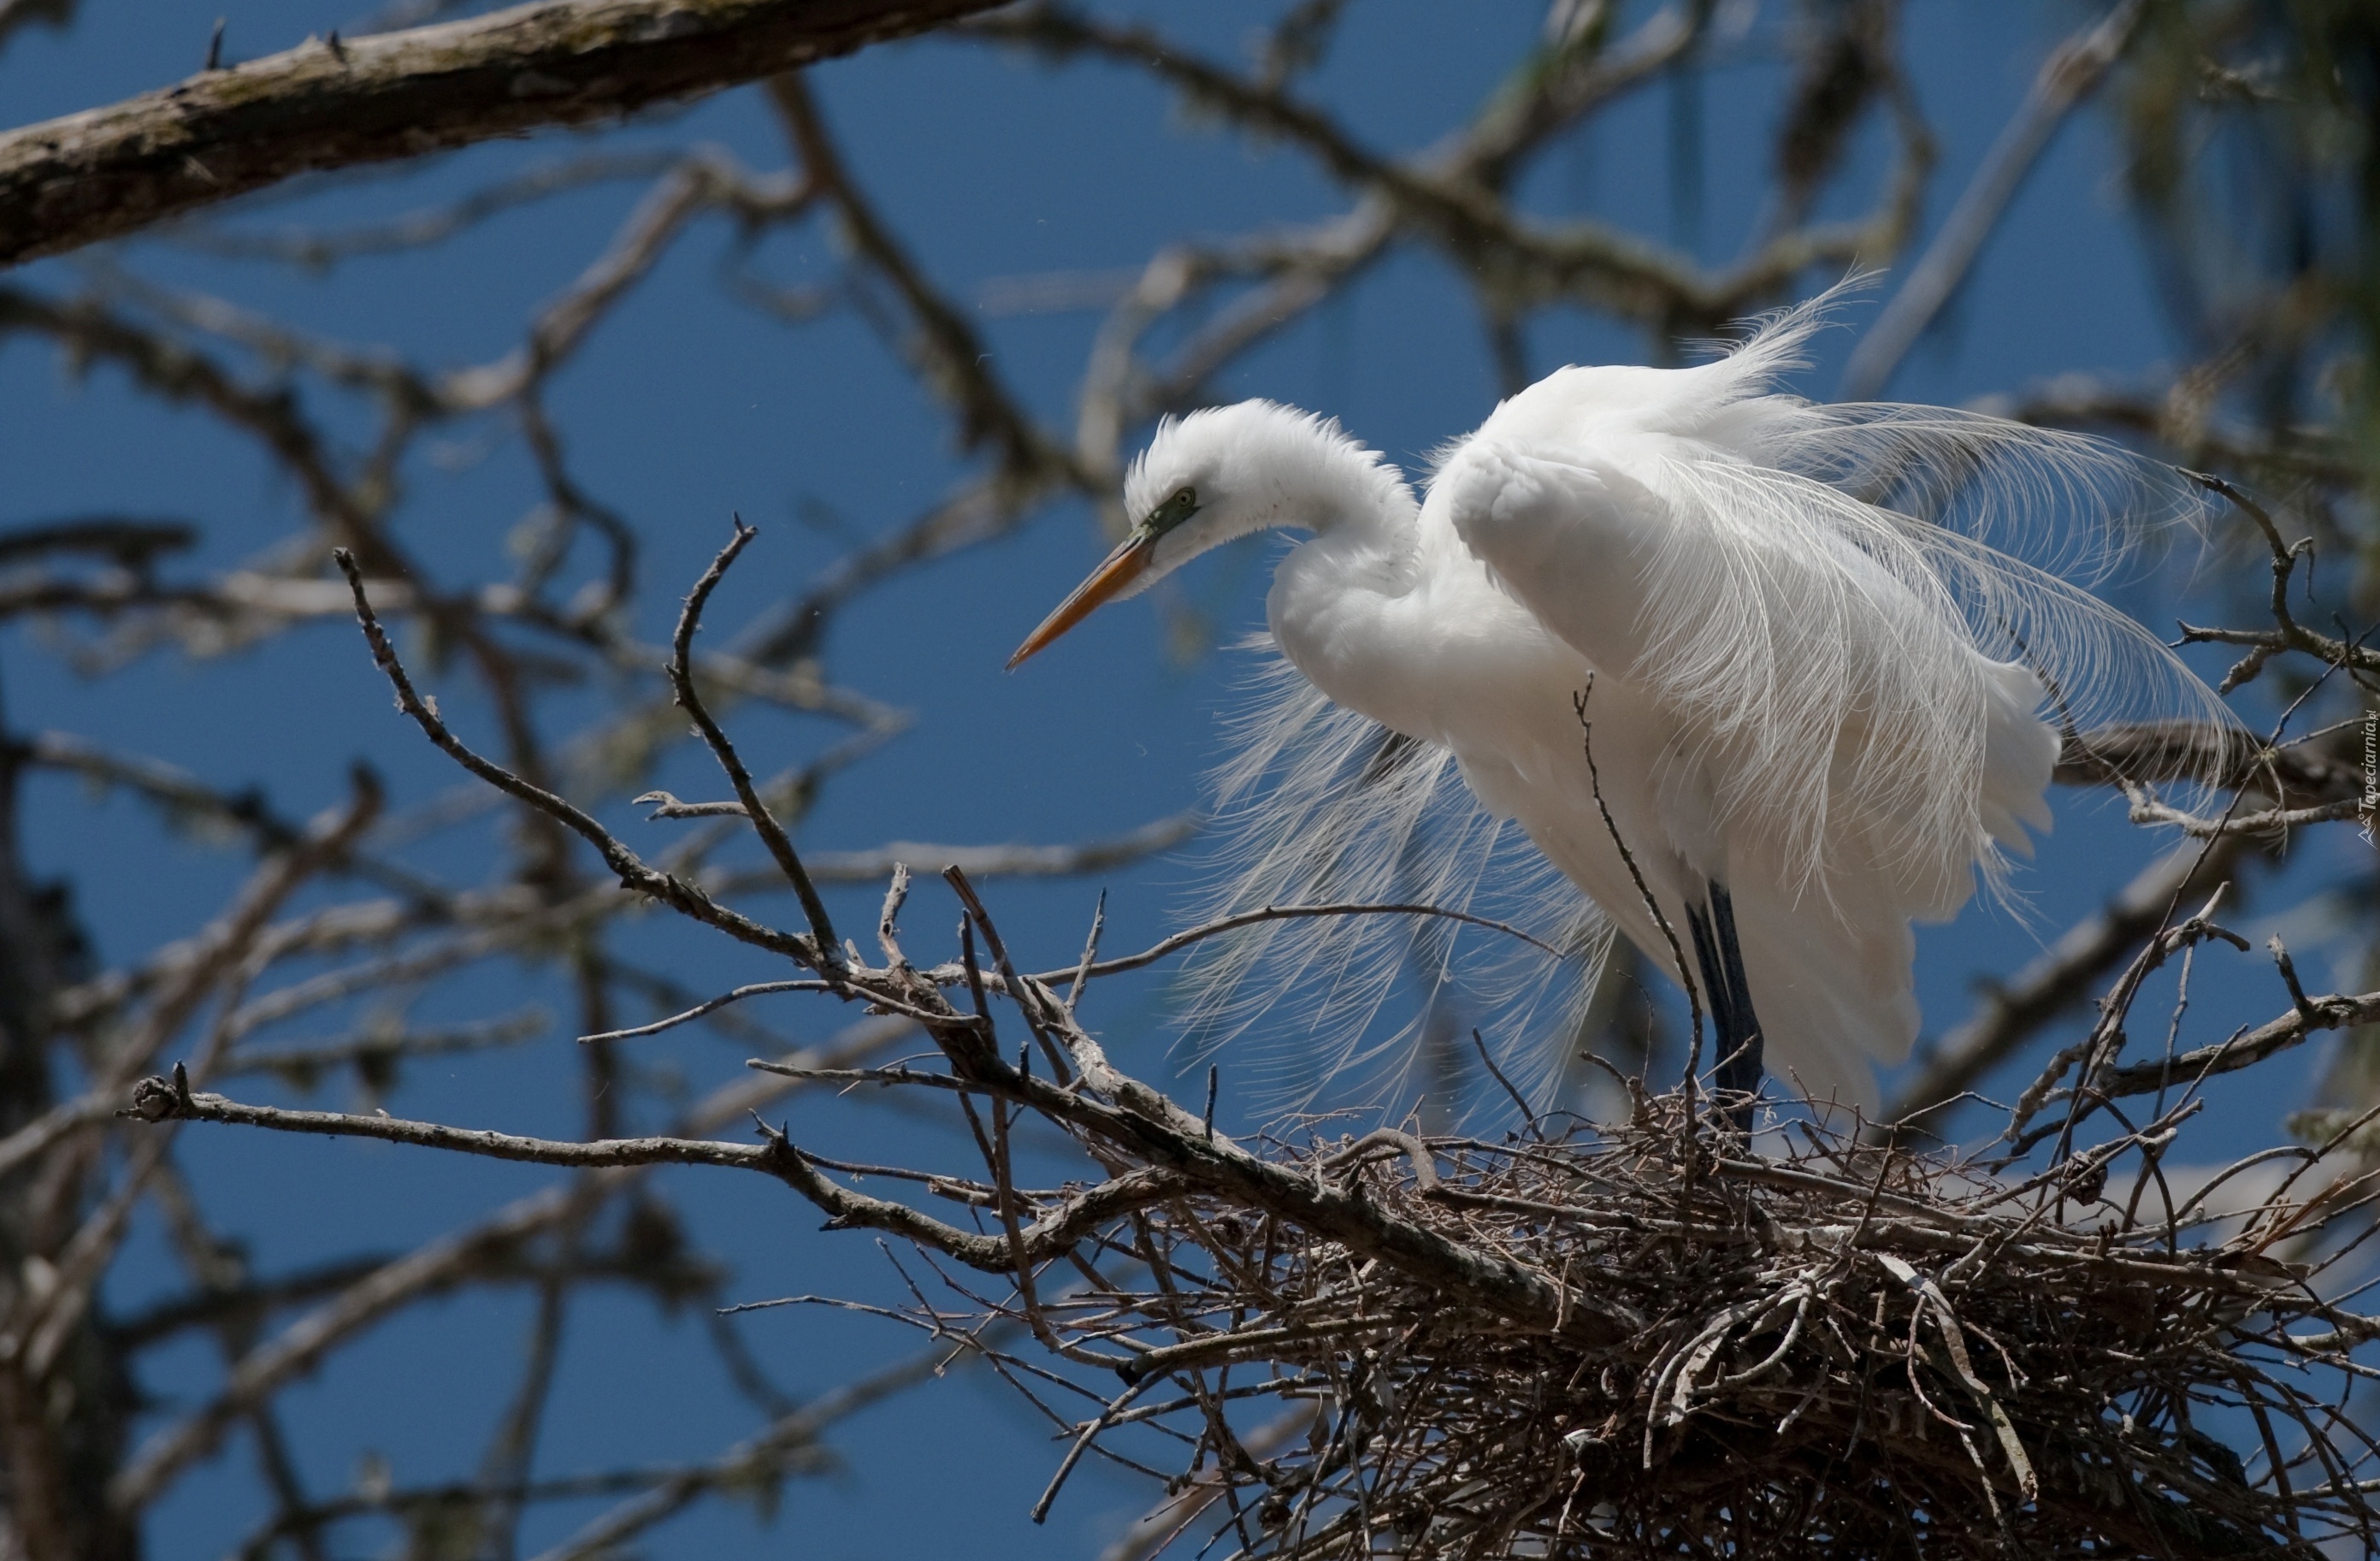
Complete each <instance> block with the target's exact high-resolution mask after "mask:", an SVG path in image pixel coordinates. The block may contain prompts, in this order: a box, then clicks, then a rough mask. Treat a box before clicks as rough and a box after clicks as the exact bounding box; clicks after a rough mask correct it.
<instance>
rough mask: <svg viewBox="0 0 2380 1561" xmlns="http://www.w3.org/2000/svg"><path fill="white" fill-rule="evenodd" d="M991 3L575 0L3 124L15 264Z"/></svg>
mask: <svg viewBox="0 0 2380 1561" xmlns="http://www.w3.org/2000/svg"><path fill="white" fill-rule="evenodd" d="M989 8H990V0H575V3H568V4H544V5H528V6H516V7H514V8H513V9H511V10H506V11H498V12H496V13H494V14H493V15H492V16H484V17H473V18H469V19H468V20H464V21H456V22H448V23H444V24H442V25H440V26H436V27H423V28H415V29H412V30H407V31H403V32H390V33H383V34H380V35H378V36H374V37H366V38H353V39H348V40H346V41H344V42H342V41H341V40H340V39H339V37H338V36H337V34H335V33H334V34H333V35H332V36H331V37H330V38H328V39H309V40H307V41H306V42H305V43H301V44H299V45H298V46H297V47H296V48H294V49H289V50H285V51H284V52H282V53H280V54H277V55H267V56H266V57H264V58H262V59H258V60H251V61H249V62H248V63H247V64H244V65H238V66H235V67H231V68H230V69H227V70H207V71H201V72H200V73H199V74H198V75H196V76H193V77H190V78H189V79H187V80H185V81H182V82H180V83H179V84H178V85H176V86H172V87H167V88H164V89H161V90H160V91H153V92H147V93H143V94H142V95H140V96H139V97H135V98H128V99H126V100H124V101H123V102H121V103H115V104H107V105H106V106H104V107H101V108H92V109H86V110H84V111H83V112H81V113H79V114H72V115H68V116H66V117H65V118H62V119H52V120H47V121H45V122H43V123H42V124H38V125H29V126H27V127H25V128H21V129H18V130H14V131H11V132H9V133H8V134H6V135H5V136H0V265H13V264H17V263H19V262H24V261H28V260H33V259H36V258H38V257H40V256H42V255H55V254H63V253H65V252H66V251H67V250H77V249H80V248H82V247H83V246H84V245H87V244H92V243H96V242H98V241H99V240H101V239H104V238H119V237H121V236H123V235H125V234H128V233H133V232H137V231H139V230H140V229H141V228H144V227H148V226H152V225H153V224H156V223H158V222H162V221H164V220H165V219H167V218H171V217H176V216H179V215H181V214H183V213H187V212H191V211H195V210H197V209H198V208H200V207H202V206H209V205H212V204H214V203H215V202H217V201H225V200H228V199H229V198H231V197H232V196H235V195H239V194H242V193H244V192H246V191H248V190H251V189H261V188H263V187H264V186H267V185H271V184H277V183H279V182H280V181H281V180H283V179H286V178H289V177H294V176H296V175H298V174H305V173H314V172H319V171H322V170H323V169H329V168H344V167H349V166H353V165H357V164H359V163H378V162H385V161H388V160H390V159H393V158H400V157H419V156H421V155H423V154H425V153H428V152H442V151H445V150H447V149H449V148H453V147H458V146H468V145H471V144H472V143H474V142H477V141H483V140H494V139H496V138H498V137H503V136H518V135H523V134H526V133H528V132H529V131H532V130H538V129H542V128H545V127H547V126H551V125H581V124H587V123H589V122H590V121H597V120H604V119H612V118H616V117H618V116H622V115H625V114H628V113H631V112H633V111H635V110H637V109H639V108H642V107H645V106H647V105H649V104H656V103H662V102H666V101H669V100H672V99H678V98H687V97H695V96H699V95H701V94H702V93H705V92H712V91H718V90H719V89H721V88H722V87H732V86H735V85H738V84H740V83H742V82H747V81H753V80H758V79H760V78H762V77H765V76H771V75H774V74H777V73H779V72H781V71H787V70H793V69H796V68H799V67H803V66H806V65H811V64H815V63H816V62H818V61H820V60H823V59H830V58H832V57H834V56H835V55H846V54H850V53H851V52H853V51H854V50H856V49H860V48H863V47H865V46H867V45H868V44H869V43H879V42H881V41H883V40H885V39H889V38H900V37H905V36H907V35H909V34H911V33H917V32H922V31H925V30H929V29H930V28H934V27H938V26H940V25H941V24H942V23H944V22H947V21H950V20H952V19H953V18H957V17H961V16H965V15H966V14H967V13H969V12H972V11H981V10H986V9H989Z"/></svg>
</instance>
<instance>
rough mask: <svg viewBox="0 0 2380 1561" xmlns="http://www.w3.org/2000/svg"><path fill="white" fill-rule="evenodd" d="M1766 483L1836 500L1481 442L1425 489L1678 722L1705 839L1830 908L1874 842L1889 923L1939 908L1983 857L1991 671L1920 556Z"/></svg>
mask: <svg viewBox="0 0 2380 1561" xmlns="http://www.w3.org/2000/svg"><path fill="white" fill-rule="evenodd" d="M1669 459H1674V460H1675V461H1676V463H1677V465H1678V466H1680V467H1681V468H1686V470H1665V469H1664V463H1665V460H1669ZM1688 463H1691V466H1689V464H1688ZM1699 468H1710V469H1714V470H1697V469H1699ZM1780 485H1783V486H1787V487H1788V488H1798V489H1799V490H1802V491H1800V492H1791V493H1789V494H1788V497H1789V498H1799V499H1803V500H1804V501H1809V500H1811V499H1813V498H1814V497H1815V496H1816V495H1826V496H1827V498H1828V499H1832V498H1834V497H1836V496H1837V495H1833V494H1832V491H1831V490H1828V489H1825V488H1823V487H1822V486H1820V485H1819V484H1816V483H1812V482H1807V481H1806V480H1800V479H1793V478H1790V477H1788V476H1786V475H1785V474H1782V473H1778V472H1775V471H1773V470H1770V471H1762V470H1757V469H1754V468H1751V467H1749V466H1748V465H1746V464H1744V463H1741V462H1734V461H1728V460H1724V459H1711V458H1706V457H1701V456H1700V455H1698V454H1694V453H1689V454H1684V455H1680V456H1676V457H1658V456H1657V457H1655V458H1654V459H1651V460H1644V461H1639V462H1635V463H1632V466H1631V467H1622V466H1621V465H1618V464H1614V463H1597V464H1585V463H1581V462H1576V461H1553V460H1545V459H1540V458H1536V457H1532V456H1529V455H1525V454H1523V453H1521V452H1518V451H1515V450H1512V449H1511V448H1509V447H1507V446H1503V445H1498V444H1495V443H1493V442H1489V441H1484V440H1475V441H1473V442H1472V444H1471V445H1469V446H1467V447H1465V449H1464V450H1463V452H1462V453H1461V454H1460V455H1458V456H1457V457H1455V459H1454V460H1453V461H1451V463H1450V464H1449V466H1448V467H1447V469H1446V470H1444V472H1443V473H1442V474H1441V475H1440V478H1439V486H1440V488H1441V489H1442V491H1443V492H1444V494H1445V498H1446V503H1447V505H1448V513H1449V516H1450V518H1451V521H1452V524H1453V526H1454V528H1455V530H1456V531H1457V532H1458V533H1459V534H1460V535H1461V536H1462V537H1463V541H1464V542H1465V543H1466V544H1468V545H1469V547H1470V548H1471V550H1472V551H1473V552H1474V553H1475V554H1476V555H1478V556H1479V558H1480V559H1481V560H1482V561H1484V562H1485V563H1486V564H1487V565H1488V567H1489V568H1490V569H1491V570H1492V571H1493V572H1494V573H1495V575H1496V577H1497V578H1498V579H1499V580H1500V582H1501V583H1502V585H1503V586H1504V588H1505V589H1506V590H1507V591H1510V592H1512V595H1513V596H1514V597H1515V598H1516V599H1518V600H1519V601H1520V602H1521V604H1523V605H1524V606H1525V607H1527V608H1528V609H1529V611H1530V612H1531V613H1532V614H1533V615H1535V616H1536V618H1537V620H1538V622H1540V623H1541V624H1543V625H1544V626H1545V627H1546V628H1548V630H1549V631H1551V632H1552V633H1553V634H1555V635H1557V636H1558V637H1560V639H1561V640H1565V641H1566V642H1568V643H1569V644H1570V645H1571V646H1572V647H1573V649H1575V650H1576V651H1578V652H1579V653H1580V654H1582V655H1584V656H1585V657H1586V659H1587V660H1588V661H1589V662H1590V663H1592V664H1593V665H1595V666H1596V667H1597V669H1598V670H1599V671H1600V672H1602V673H1603V674H1605V675H1607V676H1609V677H1617V678H1621V679H1624V680H1626V681H1627V682H1628V683H1629V684H1630V685H1631V686H1632V687H1633V688H1635V689H1640V690H1642V691H1643V693H1644V694H1645V696H1646V697H1648V698H1649V699H1651V700H1652V701H1653V702H1654V703H1655V704H1657V705H1658V706H1659V707H1661V708H1662V709H1663V710H1664V711H1665V712H1666V713H1668V715H1669V716H1670V719H1672V720H1674V721H1675V722H1676V723H1677V724H1678V728H1679V730H1680V732H1681V733H1682V735H1683V736H1684V737H1685V738H1686V741H1687V743H1688V744H1689V745H1690V746H1691V747H1692V748H1693V749H1694V751H1695V753H1696V756H1697V758H1698V760H1699V762H1700V765H1701V767H1702V769H1703V771H1704V773H1705V774H1707V775H1708V776H1709V778H1710V782H1711V785H1712V787H1713V797H1712V800H1713V804H1714V806H1715V809H1716V811H1717V815H1718V817H1717V820H1716V823H1717V824H1718V832H1719V833H1720V834H1722V835H1754V836H1757V837H1758V838H1760V839H1761V840H1762V841H1763V842H1764V844H1765V846H1766V847H1767V849H1768V852H1769V853H1770V854H1771V855H1772V856H1773V858H1774V861H1773V863H1772V867H1773V869H1774V870H1775V871H1777V872H1782V873H1783V874H1785V881H1784V883H1783V884H1782V887H1783V888H1784V889H1785V890H1786V891H1787V892H1788V893H1789V894H1790V895H1791V896H1794V897H1796V898H1799V897H1803V896H1809V895H1812V894H1815V896H1816V897H1817V899H1818V900H1819V901H1820V902H1822V903H1823V902H1828V901H1831V900H1832V899H1833V898H1834V897H1835V896H1834V890H1835V887H1836V885H1835V884H1834V883H1832V882H1831V881H1830V869H1834V868H1837V867H1839V866H1840V865H1841V864H1843V863H1844V862H1845V861H1846V860H1847V859H1849V858H1850V857H1852V856H1854V855H1864V854H1865V853H1852V852H1849V851H1847V850H1846V848H1845V847H1846V843H1847V841H1848V839H1849V838H1850V837H1851V836H1852V835H1860V834H1874V833H1881V834H1883V835H1889V836H1891V837H1893V838H1894V839H1895V840H1896V841H1897V842H1898V844H1899V848H1898V849H1897V850H1895V851H1893V852H1891V853H1890V854H1889V856H1888V863H1887V866H1888V871H1891V872H1895V873H1896V874H1897V875H1898V876H1899V878H1900V883H1899V884H1898V893H1897V894H1896V896H1894V898H1895V902H1896V903H1898V904H1900V906H1901V907H1902V908H1903V909H1902V911H1901V914H1903V915H1913V914H1919V913H1921V912H1923V911H1925V910H1929V909H1937V908H1938V907H1940V906H1942V905H1944V904H1945V903H1946V902H1947V903H1948V904H1949V905H1953V906H1955V904H1956V903H1957V902H1958V900H1960V899H1962V898H1963V897H1964V896H1965V894H1966V892H1967V886H1968V884H1970V883H1971V881H1972V864H1973V862H1974V861H1975V860H1977V859H1978V858H1979V857H1984V858H1988V857H1989V856H1990V854H1991V842H1990V835H1989V832H1988V830H1987V829H1986V828H1985V824H1984V821H1983V819H1982V811H1981V784H1980V783H1981V777H1982V776H1983V775H1984V774H1985V771H1986V767H1987V766H1986V762H1985V739H1986V734H1987V729H1988V727H1989V726H1990V722H1989V719H1988V716H1989V712H1990V710H1991V708H1992V706H1993V704H1994V703H1995V701H1994V698H1993V696H1994V693H1995V691H1996V689H1997V688H1998V685H1997V684H1996V682H1995V678H1996V676H1997V673H1996V664H1995V663H1993V662H1992V661H1991V660H1990V659H1989V658H1987V657H1985V656H1984V655H1982V654H1981V653H1980V652H1977V651H1976V649H1975V648H1974V646H1973V642H1972V640H1971V639H1970V637H1969V635H1968V633H1967V629H1966V625H1965V622H1964V618H1963V616H1962V615H1961V612H1960V611H1959V608H1958V605H1957V604H1956V603H1955V601H1953V600H1952V599H1951V598H1950V596H1949V591H1947V590H1946V589H1945V588H1944V587H1943V586H1942V584H1941V583H1940V582H1939V581H1938V580H1937V579H1935V578H1934V577H1933V576H1932V574H1931V573H1930V572H1929V571H1928V570H1927V569H1926V568H1925V567H1924V561H1923V560H1922V559H1913V558H1909V557H1906V556H1900V555H1895V554H1894V553H1893V552H1892V551H1890V550H1876V551H1871V550H1870V549H1868V548H1864V547H1862V546H1861V545H1859V544H1858V540H1857V539H1854V538H1850V537H1846V536H1844V535H1842V534H1840V531H1839V530H1835V529H1833V528H1830V527H1828V526H1825V525H1822V524H1817V525H1814V524H1810V523H1809V522H1808V518H1807V517H1806V516H1805V515H1803V514H1799V513H1795V512H1793V511H1792V510H1791V506H1790V505H1788V504H1780V503H1779V502H1777V501H1778V498H1779V494H1778V491H1777V490H1778V488H1779V486H1780ZM1730 499H1733V500H1734V501H1736V502H1733V503H1730V502H1727V501H1728V500H1730ZM1764 501H1765V502H1764ZM1818 502H1820V503H1824V502H1826V500H1825V499H1821V500H1818ZM1879 552H1880V553H1881V554H1882V555H1881V556H1879V555H1878V554H1879ZM1896 566H1899V567H1896ZM2042 778H2043V779H2044V780H2045V781H2046V779H2047V776H2046V774H2044V775H2043V777H2042Z"/></svg>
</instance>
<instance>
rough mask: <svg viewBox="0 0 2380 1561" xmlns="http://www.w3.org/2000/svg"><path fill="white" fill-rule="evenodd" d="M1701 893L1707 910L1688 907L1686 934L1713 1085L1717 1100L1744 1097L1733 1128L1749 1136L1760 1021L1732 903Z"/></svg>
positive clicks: (1710, 888)
mask: <svg viewBox="0 0 2380 1561" xmlns="http://www.w3.org/2000/svg"><path fill="white" fill-rule="evenodd" d="M1706 890H1707V894H1708V909H1705V908H1704V907H1701V906H1688V907H1687V908H1686V928H1687V930H1688V931H1689V932H1690V933H1693V934H1694V963H1695V964H1697V965H1699V966H1701V967H1702V978H1703V996H1704V999H1705V1006H1706V1007H1708V1008H1709V1010H1710V1018H1711V1030H1712V1032H1713V1034H1714V1036H1715V1037H1716V1039H1717V1041H1718V1056H1717V1058H1716V1061H1717V1063H1718V1075H1717V1077H1716V1078H1714V1079H1712V1083H1713V1085H1714V1087H1716V1088H1717V1089H1718V1091H1719V1092H1720V1093H1721V1094H1728V1095H1739V1096H1742V1097H1744V1104H1743V1105H1742V1106H1741V1107H1739V1108H1738V1109H1737V1111H1736V1112H1735V1125H1736V1127H1737V1128H1738V1129H1739V1130H1742V1131H1749V1130H1750V1128H1751V1126H1752V1105H1751V1097H1752V1096H1753V1095H1755V1094H1756V1093H1757V1092H1758V1091H1759V1089H1760V1080H1761V1079H1762V1077H1763V1068H1762V1064H1761V1050H1762V1048H1761V1043H1760V1019H1759V1018H1758V1016H1756V1015H1755V1014H1754V1013H1753V1011H1752V988H1751V985H1750V983H1749V982H1746V981H1745V979H1744V974H1743V945H1742V944H1741V943H1740V942H1739V941H1738V939H1737V936H1736V931H1735V902H1734V900H1733V899H1731V898H1730V896H1729V895H1728V892H1727V889H1726V887H1725V886H1724V885H1722V884H1717V883H1712V884H1706Z"/></svg>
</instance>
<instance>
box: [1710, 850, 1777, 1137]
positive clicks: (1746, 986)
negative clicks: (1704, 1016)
mask: <svg viewBox="0 0 2380 1561" xmlns="http://www.w3.org/2000/svg"><path fill="white" fill-rule="evenodd" d="M1710 898H1711V921H1712V923H1713V930H1714V931H1715V932H1717V933H1718V952H1719V964H1720V966H1721V968H1722V969H1724V970H1726V972H1727V985H1728V992H1729V994H1730V1003H1729V1005H1728V1006H1729V1007H1730V1009H1731V1010H1732V1012H1733V1017H1734V1019H1735V1029H1736V1043H1737V1055H1736V1062H1735V1073H1736V1081H1735V1088H1737V1089H1739V1090H1742V1091H1743V1092H1744V1093H1746V1094H1750V1093H1752V1092H1754V1091H1756V1090H1758V1089H1759V1088H1760V1080H1761V1079H1762V1078H1764V1077H1765V1076H1766V1069H1765V1068H1764V1067H1762V1064H1761V1055H1760V1053H1761V1044H1760V1016H1759V1015H1757V1014H1755V1013H1754V1012H1753V1011H1752V983H1751V982H1749V981H1746V980H1745V979H1744V975H1743V945H1742V944H1741V943H1739V942H1738V941H1737V940H1736V935H1735V901H1734V900H1733V898H1731V897H1730V896H1729V894H1728V892H1727V886H1726V885H1725V884H1712V885H1711V886H1710Z"/></svg>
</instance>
